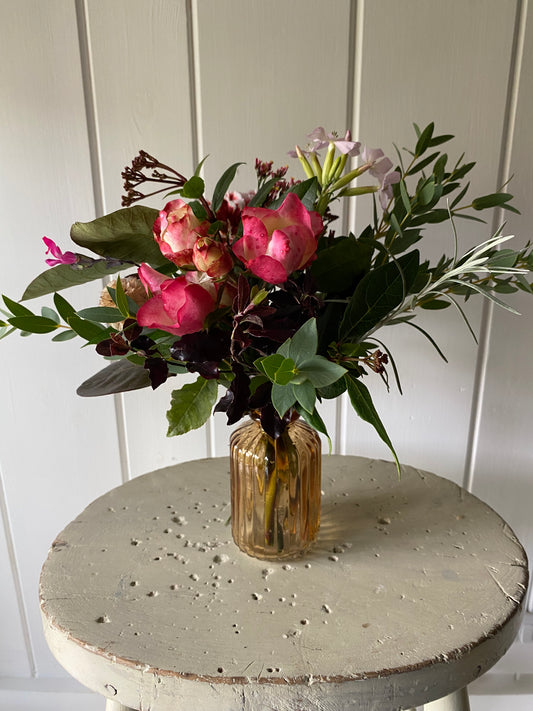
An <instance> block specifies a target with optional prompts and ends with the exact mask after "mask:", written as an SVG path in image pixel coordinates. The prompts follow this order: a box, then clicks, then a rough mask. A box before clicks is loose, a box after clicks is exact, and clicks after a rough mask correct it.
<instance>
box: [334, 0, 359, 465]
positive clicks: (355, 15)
mask: <svg viewBox="0 0 533 711" xmlns="http://www.w3.org/2000/svg"><path fill="white" fill-rule="evenodd" d="M364 15H365V0H350V27H349V37H348V52H349V56H348V77H347V82H348V86H347V87H346V125H347V127H351V129H352V131H353V136H352V138H353V139H354V140H356V141H357V140H359V131H360V122H361V81H362V75H363V34H364ZM356 209H357V207H356V201H355V200H351V201H350V202H349V203H348V209H347V210H345V213H344V224H343V227H344V231H345V232H348V230H350V229H351V230H352V231H353V230H355V220H356ZM347 398H348V396H347V395H346V394H344V395H342V397H340V398H337V402H336V417H335V424H336V428H335V446H334V448H333V451H334V452H335V453H338V454H346V444H347V441H348V414H349V412H350V408H349V407H348V399H347Z"/></svg>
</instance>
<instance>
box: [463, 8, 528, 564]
mask: <svg viewBox="0 0 533 711" xmlns="http://www.w3.org/2000/svg"><path fill="white" fill-rule="evenodd" d="M524 19H527V22H526V23H524V25H525V27H524V29H525V37H524V39H525V42H524V51H523V56H522V57H521V60H522V61H521V76H520V85H519V95H518V104H517V113H516V123H515V125H514V140H513V143H512V153H511V174H513V175H514V177H513V180H512V183H511V185H510V186H509V190H510V192H512V193H513V194H514V195H515V196H516V205H517V207H518V208H519V209H520V210H521V212H522V214H521V215H511V214H510V213H506V214H505V216H504V219H506V220H507V228H506V230H505V231H506V232H507V233H509V234H516V235H517V243H518V245H520V246H522V245H524V244H525V242H526V241H527V240H531V224H532V219H533V215H532V207H531V196H532V195H533V164H532V162H531V145H532V129H531V118H532V116H533V84H532V82H531V76H532V72H533V7H532V6H531V4H529V11H528V14H527V18H526V17H525V16H524ZM519 59H520V57H519ZM506 299H507V301H509V302H510V303H512V304H513V306H514V307H515V308H517V309H518V310H519V311H520V312H521V314H522V316H521V317H516V316H511V315H509V314H506V313H503V312H501V311H500V310H499V309H496V310H495V311H494V314H493V319H492V330H491V337H490V351H489V358H488V363H487V371H486V377H485V383H484V397H483V409H482V416H481V424H480V432H479V441H478V447H477V458H476V461H475V470H474V472H475V477H474V493H476V494H478V496H481V497H482V498H484V499H485V500H486V501H488V502H489V503H490V504H492V505H493V506H494V507H495V508H496V509H497V510H498V511H499V512H500V513H501V514H502V515H503V516H504V517H506V518H507V520H508V521H509V522H510V523H511V524H512V525H513V527H514V528H515V531H516V533H517V534H518V535H519V536H520V538H521V539H522V541H523V542H524V543H525V544H527V547H528V550H529V557H530V560H531V558H532V557H533V529H532V526H531V520H532V496H531V491H532V486H533V480H532V473H533V450H532V448H531V432H532V429H533V413H532V408H531V402H532V401H533V365H532V358H531V353H532V350H533V298H532V297H531V296H530V295H526V294H522V293H521V294H519V295H516V296H506Z"/></svg>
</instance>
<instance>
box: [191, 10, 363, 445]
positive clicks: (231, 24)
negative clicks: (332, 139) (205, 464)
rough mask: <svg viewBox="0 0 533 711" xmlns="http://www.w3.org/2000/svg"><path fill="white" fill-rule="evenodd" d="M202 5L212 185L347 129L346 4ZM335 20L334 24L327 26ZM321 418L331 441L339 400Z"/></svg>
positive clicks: (219, 435)
mask: <svg viewBox="0 0 533 711" xmlns="http://www.w3.org/2000/svg"><path fill="white" fill-rule="evenodd" d="M197 5H198V15H197V21H198V33H199V42H198V50H199V67H198V69H199V75H200V83H201V97H200V99H201V111H202V117H203V123H202V126H201V131H202V143H203V148H204V153H206V154H209V159H208V161H207V163H206V176H207V179H208V182H209V184H210V186H211V189H212V187H213V186H214V181H215V180H216V179H217V178H218V177H219V176H220V175H221V174H222V172H223V171H224V170H225V169H226V168H227V167H228V166H229V165H230V164H231V163H234V162H235V161H245V162H246V166H242V167H241V168H240V169H239V172H238V175H237V179H236V181H235V186H236V188H237V189H240V190H249V189H250V188H251V187H255V184H256V182H255V174H254V172H253V165H254V160H255V158H256V157H257V158H260V159H261V160H273V161H274V164H275V165H285V164H287V163H289V168H290V169H289V173H288V176H294V177H295V178H299V179H302V178H304V177H305V176H304V175H303V173H302V171H301V169H300V166H299V164H298V162H297V161H296V160H294V159H291V158H289V157H288V156H287V151H288V150H290V149H292V148H293V147H294V145H295V144H296V143H299V144H300V145H302V146H305V144H306V142H307V139H306V137H305V136H306V134H307V133H309V132H310V131H312V130H313V129H314V128H315V127H316V126H319V125H323V126H324V127H326V129H327V130H328V131H329V130H335V129H336V130H338V131H342V130H344V128H345V124H346V115H347V99H348V91H347V89H348V76H349V59H350V47H349V29H350V26H349V19H350V4H349V2H348V1H347V0H342V2H340V1H338V2H335V3H331V4H330V5H328V8H327V11H326V10H325V7H324V3H323V2H321V0H292V2H290V3H287V2H285V0H267V1H265V0H261V1H258V0H253V2H250V0H222V1H221V0H201V2H198V3H197ZM326 22H327V25H326V24H325V23H326ZM321 414H322V415H323V417H324V419H325V420H326V423H327V426H328V430H329V431H330V434H331V435H332V437H334V435H335V431H334V430H335V405H334V404H333V403H331V402H328V403H324V405H323V406H322V408H321ZM215 441H216V453H217V454H220V455H222V454H225V453H226V452H227V442H228V431H227V427H226V425H225V420H224V418H223V417H221V416H217V418H216V419H215Z"/></svg>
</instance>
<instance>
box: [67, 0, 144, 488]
mask: <svg viewBox="0 0 533 711" xmlns="http://www.w3.org/2000/svg"><path fill="white" fill-rule="evenodd" d="M87 1H88V0H75V2H76V21H77V25H78V42H79V50H80V63H81V76H82V84H83V96H84V101H85V118H86V126H87V140H88V144H89V158H90V163H91V181H92V187H93V200H94V210H95V215H96V217H101V216H102V215H104V214H105V212H106V207H105V197H104V176H103V170H102V160H101V140H100V132H99V130H98V109H97V103H96V90H95V86H94V71H93V59H92V51H91V42H90V30H89V17H88V6H87ZM108 282H109V279H107V280H106V279H104V280H103V281H102V286H103V287H104V288H105V284H106V283H108ZM113 404H114V409H115V421H116V426H117V438H118V448H119V458H120V471H121V479H122V481H123V482H125V481H128V479H131V468H130V462H129V454H128V442H127V439H126V413H125V405H124V397H123V396H122V395H121V394H118V395H114V396H113Z"/></svg>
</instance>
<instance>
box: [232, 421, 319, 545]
mask: <svg viewBox="0 0 533 711" xmlns="http://www.w3.org/2000/svg"><path fill="white" fill-rule="evenodd" d="M320 444H321V443H320V437H319V436H318V433H317V432H316V431H315V430H314V429H313V428H312V427H309V426H308V425H307V424H305V423H304V422H302V421H301V420H299V419H297V416H295V418H294V419H293V420H292V421H291V422H290V423H289V424H288V425H287V427H286V429H285V431H284V433H283V434H282V435H281V437H279V438H278V439H272V438H271V437H270V436H269V435H267V434H266V432H265V431H264V430H263V428H262V427H261V423H260V422H259V419H258V418H255V417H252V418H251V419H250V420H248V421H247V422H245V423H244V424H243V425H241V426H240V427H239V428H237V429H236V430H235V431H234V432H233V434H232V435H231V439H230V468H231V522H232V534H233V539H234V541H235V543H236V544H237V545H238V546H239V548H240V549H241V550H242V551H244V552H245V553H248V555H251V556H254V557H255V558H264V559H282V558H294V557H296V556H299V555H301V554H302V553H304V552H305V551H306V550H307V549H308V548H309V546H310V545H311V544H312V542H313V541H314V540H315V538H316V536H317V533H318V528H319V525H320V471H321V469H320V464H321V447H320Z"/></svg>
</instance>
